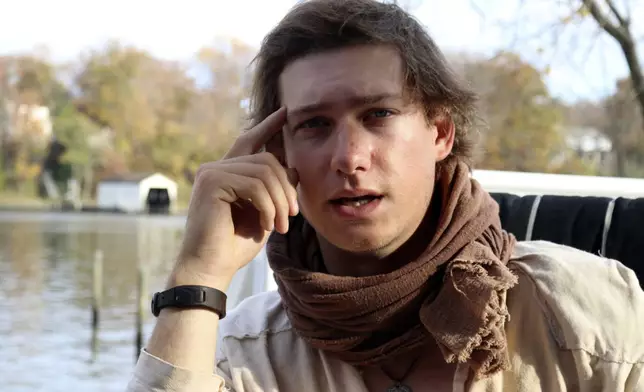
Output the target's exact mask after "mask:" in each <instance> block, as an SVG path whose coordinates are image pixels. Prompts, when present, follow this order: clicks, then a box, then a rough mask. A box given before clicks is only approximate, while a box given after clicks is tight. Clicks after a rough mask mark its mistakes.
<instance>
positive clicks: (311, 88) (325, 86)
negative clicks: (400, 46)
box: [280, 45, 403, 110]
mask: <svg viewBox="0 0 644 392" xmlns="http://www.w3.org/2000/svg"><path fill="white" fill-rule="evenodd" d="M280 93H281V100H282V104H284V105H286V107H287V109H289V110H290V109H294V108H295V107H299V106H307V105H316V104H320V103H334V102H342V101H344V100H346V99H349V98H351V97H356V96H357V97H363V96H377V95H398V96H401V95H403V66H402V60H401V58H400V55H399V54H398V51H397V50H395V49H394V48H392V47H389V46H376V45H368V46H357V47H348V48H342V49H337V50H333V51H328V52H322V53H317V54H312V55H308V56H306V57H303V58H301V59H298V60H296V61H294V62H293V63H291V64H289V65H288V66H287V67H286V68H285V69H284V71H283V72H282V74H281V75H280Z"/></svg>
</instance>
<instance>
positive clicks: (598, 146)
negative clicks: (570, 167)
mask: <svg viewBox="0 0 644 392" xmlns="http://www.w3.org/2000/svg"><path fill="white" fill-rule="evenodd" d="M566 144H567V145H568V147H569V148H571V149H573V150H574V151H575V152H576V153H577V155H578V156H579V157H580V158H581V159H583V160H584V161H586V162H587V163H589V164H591V165H594V166H596V167H602V166H608V165H610V163H611V159H612V152H613V143H612V142H611V141H610V139H609V138H608V137H607V136H606V135H604V134H603V133H602V132H601V131H600V130H598V129H596V128H593V127H571V128H568V129H567V135H566Z"/></svg>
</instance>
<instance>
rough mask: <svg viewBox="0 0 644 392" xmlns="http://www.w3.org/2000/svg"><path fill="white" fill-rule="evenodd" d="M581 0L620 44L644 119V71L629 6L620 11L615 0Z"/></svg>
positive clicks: (593, 16)
mask: <svg viewBox="0 0 644 392" xmlns="http://www.w3.org/2000/svg"><path fill="white" fill-rule="evenodd" d="M581 1H582V3H583V7H585V8H586V9H587V10H588V13H589V14H590V16H591V17H592V18H593V19H594V20H595V21H596V22H597V24H598V25H599V27H600V28H601V29H602V30H603V31H605V32H606V33H608V34H609V35H610V36H611V37H612V38H613V39H614V40H615V41H616V42H617V43H618V44H619V46H620V48H621V50H622V53H623V54H624V59H625V60H626V63H627V64H628V70H629V73H630V79H631V85H632V88H633V91H634V93H635V97H636V99H637V103H638V105H639V108H640V113H641V115H642V119H644V73H643V71H642V64H641V62H640V58H639V55H638V53H637V47H636V40H635V37H634V36H633V32H632V30H631V25H632V19H631V15H630V12H629V11H628V9H629V7H625V8H626V9H627V10H626V11H620V10H619V8H618V7H617V6H616V4H615V2H614V0H603V3H604V6H605V7H602V5H601V4H600V1H599V0H581ZM642 23H644V21H642ZM643 123H644V122H643Z"/></svg>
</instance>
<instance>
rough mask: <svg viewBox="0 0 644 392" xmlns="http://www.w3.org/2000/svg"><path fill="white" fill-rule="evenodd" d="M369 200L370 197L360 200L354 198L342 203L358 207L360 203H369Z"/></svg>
mask: <svg viewBox="0 0 644 392" xmlns="http://www.w3.org/2000/svg"><path fill="white" fill-rule="evenodd" d="M370 201H371V199H361V200H355V201H353V200H347V201H345V202H344V203H343V204H345V205H349V206H352V207H360V206H362V205H365V204H367V203H369V202H370Z"/></svg>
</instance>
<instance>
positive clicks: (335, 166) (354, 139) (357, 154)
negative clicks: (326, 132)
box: [331, 121, 373, 175]
mask: <svg viewBox="0 0 644 392" xmlns="http://www.w3.org/2000/svg"><path fill="white" fill-rule="evenodd" d="M332 149H333V151H332V158H331V169H332V170H333V171H335V172H337V173H338V174H340V175H354V174H357V173H358V172H360V171H368V170H369V168H370V167H371V155H372V151H373V140H372V138H371V135H370V134H369V132H368V131H367V130H366V129H364V127H362V126H360V125H358V124H353V123H352V122H350V121H346V122H343V123H342V124H338V125H337V128H336V130H335V132H334V133H333V142H332Z"/></svg>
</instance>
